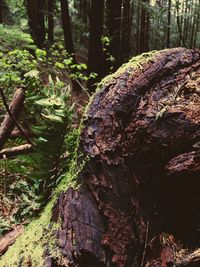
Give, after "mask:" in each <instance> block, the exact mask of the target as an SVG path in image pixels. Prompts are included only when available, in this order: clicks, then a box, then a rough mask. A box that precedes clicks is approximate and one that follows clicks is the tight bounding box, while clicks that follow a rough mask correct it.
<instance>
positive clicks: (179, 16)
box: [176, 0, 185, 46]
mask: <svg viewBox="0 0 200 267" xmlns="http://www.w3.org/2000/svg"><path fill="white" fill-rule="evenodd" d="M179 5H180V3H179V0H176V10H177V18H176V20H177V26H178V32H179V36H180V38H179V46H181V45H183V46H185V40H184V38H183V32H182V16H181V15H180V12H179V9H180V8H179Z"/></svg>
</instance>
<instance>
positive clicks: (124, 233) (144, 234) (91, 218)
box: [0, 48, 200, 267]
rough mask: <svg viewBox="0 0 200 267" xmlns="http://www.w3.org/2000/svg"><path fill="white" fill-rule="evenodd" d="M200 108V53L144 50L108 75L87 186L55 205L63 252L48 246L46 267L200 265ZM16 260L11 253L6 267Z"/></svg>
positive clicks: (84, 178) (94, 115)
mask: <svg viewBox="0 0 200 267" xmlns="http://www.w3.org/2000/svg"><path fill="white" fill-rule="evenodd" d="M199 107H200V51H199V50H187V49H184V48H177V49H170V50H163V51H161V52H155V53H151V54H145V55H143V56H141V57H140V59H138V58H136V59H135V60H132V62H130V63H129V64H127V65H126V66H123V68H121V69H120V70H119V71H118V72H117V73H115V74H114V75H113V77H109V78H107V80H104V82H102V88H101V89H100V90H99V91H98V92H97V93H96V94H95V96H94V98H93V99H92V101H91V104H90V106H89V108H88V109H87V112H86V117H85V120H84V126H83V128H82V133H81V140H80V146H79V151H80V152H81V156H80V158H79V160H78V162H79V161H81V159H82V158H87V160H86V161H85V165H84V167H83V169H82V170H81V171H80V172H79V174H78V175H77V180H78V184H79V186H78V187H76V188H72V187H70V188H68V190H67V191H66V192H63V193H61V194H60V196H59V197H58V199H57V202H56V204H55V205H54V208H53V211H52V218H51V223H54V222H57V223H58V222H59V225H60V226H59V228H58V230H57V232H56V237H57V241H56V244H57V247H58V248H59V253H60V254H59V255H60V256H59V257H58V256H55V255H53V254H52V253H49V250H50V246H47V247H46V250H45V248H44V251H45V253H44V254H43V255H44V256H46V263H45V264H44V265H41V266H48V267H49V266H51V267H60V266H87V267H92V266H95V267H96V266H120V267H123V266H130V267H131V266H134V267H140V266H145V267H150V266H151V267H167V266H188V267H189V266H199V264H200V250H199V249H198V247H200V234H199V231H198V229H199V226H200V214H199V202H198V201H199V197H200V191H199V185H200V181H199V174H200V108H199ZM39 220H40V219H39ZM38 222H39V221H38ZM38 225H39V224H38ZM29 230H30V231H31V229H29ZM45 231H46V230H45ZM46 238H47V240H48V235H47V236H46ZM176 240H177V241H176ZM48 242H49V241H47V243H48ZM14 246H15V245H14ZM25 249H26V248H25V247H21V248H20V249H19V255H20V257H21V258H23V251H24V250H25ZM11 251H12V247H11ZM8 252H9V250H8ZM13 253H14V254H15V256H16V254H17V253H18V252H17V250H16V247H14V249H13ZM17 255H18V254H17ZM26 255H27V254H26ZM6 257H7V258H6ZM30 258H31V255H30ZM24 260H25V259H24ZM26 260H27V259H26ZM5 261H6V264H7V265H5ZM10 262H11V252H10V254H8V256H6V255H5V258H4V262H1V260H0V265H1V266H6V267H7V266H17V265H12V264H10ZM26 262H27V261H26ZM28 264H29V265H28ZM28 264H27V266H36V265H34V263H33V261H31V260H29V261H28ZM195 264H196V265H195ZM20 266H21V265H20ZM38 266H39V265H38Z"/></svg>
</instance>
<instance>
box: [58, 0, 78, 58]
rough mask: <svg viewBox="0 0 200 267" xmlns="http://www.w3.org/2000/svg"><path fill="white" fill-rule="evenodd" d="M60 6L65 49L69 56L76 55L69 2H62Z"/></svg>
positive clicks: (61, 0) (62, 0)
mask: <svg viewBox="0 0 200 267" xmlns="http://www.w3.org/2000/svg"><path fill="white" fill-rule="evenodd" d="M60 4H61V17H62V26H63V33H64V40H65V49H66V50H67V52H68V53H69V54H74V44H73V38H72V31H71V21H70V16H69V6H68V0H60ZM74 59H75V57H74Z"/></svg>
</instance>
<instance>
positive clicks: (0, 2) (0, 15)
mask: <svg viewBox="0 0 200 267" xmlns="http://www.w3.org/2000/svg"><path fill="white" fill-rule="evenodd" d="M2 23H3V0H0V24H2Z"/></svg>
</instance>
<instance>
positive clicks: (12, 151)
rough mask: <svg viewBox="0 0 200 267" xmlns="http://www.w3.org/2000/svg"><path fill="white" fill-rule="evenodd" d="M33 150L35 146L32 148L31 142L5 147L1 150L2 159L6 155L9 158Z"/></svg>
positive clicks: (0, 156)
mask: <svg viewBox="0 0 200 267" xmlns="http://www.w3.org/2000/svg"><path fill="white" fill-rule="evenodd" d="M32 151H33V148H32V145H30V144H25V145H20V146H15V147H10V148H4V149H2V150H0V159H1V158H3V157H4V156H5V157H6V158H9V157H13V156H17V155H23V154H28V153H30V152H32Z"/></svg>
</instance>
